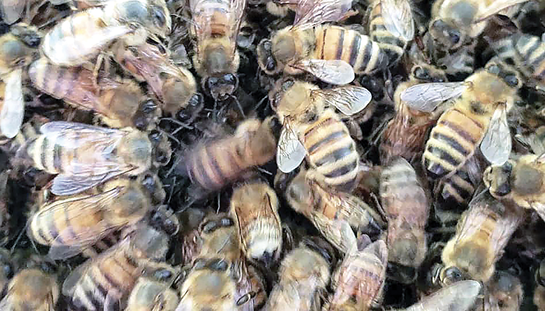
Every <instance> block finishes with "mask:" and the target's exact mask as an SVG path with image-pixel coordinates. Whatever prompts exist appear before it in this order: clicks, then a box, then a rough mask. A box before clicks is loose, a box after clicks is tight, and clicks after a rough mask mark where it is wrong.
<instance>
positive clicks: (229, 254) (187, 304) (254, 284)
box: [176, 214, 265, 311]
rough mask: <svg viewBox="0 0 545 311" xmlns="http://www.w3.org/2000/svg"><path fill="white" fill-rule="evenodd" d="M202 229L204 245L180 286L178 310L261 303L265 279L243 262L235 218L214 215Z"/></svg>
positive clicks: (248, 307)
mask: <svg viewBox="0 0 545 311" xmlns="http://www.w3.org/2000/svg"><path fill="white" fill-rule="evenodd" d="M199 231H200V237H201V238H202V247H201V249H200V252H199V254H198V256H197V258H195V259H194V261H193V265H192V268H191V270H190V272H189V273H188V275H187V277H186V278H185V280H184V282H183V284H182V286H181V288H180V296H181V300H180V304H179V305H178V308H177V309H176V310H177V311H182V310H195V308H197V309H199V310H200V309H202V308H205V309H206V307H208V308H210V310H253V309H254V308H258V307H259V306H260V305H262V304H263V303H264V301H265V296H264V285H263V280H262V279H261V276H260V275H259V274H258V273H257V271H256V270H255V269H253V267H251V266H248V265H246V263H245V262H244V259H243V257H242V252H241V245H240V238H239V235H238V229H237V227H235V223H234V221H233V220H232V219H231V218H230V217H227V216H226V215H225V214H217V215H211V216H208V217H206V218H205V220H204V221H203V222H202V224H201V226H200V229H199ZM219 297H220V298H221V299H218V298H219Z"/></svg>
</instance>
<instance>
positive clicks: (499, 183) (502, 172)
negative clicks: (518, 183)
mask: <svg viewBox="0 0 545 311" xmlns="http://www.w3.org/2000/svg"><path fill="white" fill-rule="evenodd" d="M512 170H513V164H512V162H511V161H507V162H505V163H504V164H503V165H501V166H489V167H488V168H487V169H486V170H485V172H484V173H483V181H484V184H485V185H486V187H488V189H489V191H490V194H492V195H493V196H494V197H503V196H506V195H508V194H509V193H510V192H511V175H512Z"/></svg>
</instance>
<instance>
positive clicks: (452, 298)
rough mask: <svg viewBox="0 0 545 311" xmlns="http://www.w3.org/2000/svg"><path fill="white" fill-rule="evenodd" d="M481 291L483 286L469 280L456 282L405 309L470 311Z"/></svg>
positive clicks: (412, 310) (407, 310)
mask: <svg viewBox="0 0 545 311" xmlns="http://www.w3.org/2000/svg"><path fill="white" fill-rule="evenodd" d="M480 291H481V284H480V283H479V282H477V281H473V280H468V281H460V282H456V283H454V284H452V285H449V286H448V287H444V288H442V289H440V290H438V291H437V292H435V293H433V294H431V295H430V296H427V297H425V298H423V299H422V300H421V301H420V302H417V303H416V304H414V305H412V306H410V307H408V308H407V309H404V310H405V311H430V310H450V311H466V310H469V309H470V308H471V307H472V306H473V304H474V303H475V300H477V296H478V295H479V292H480Z"/></svg>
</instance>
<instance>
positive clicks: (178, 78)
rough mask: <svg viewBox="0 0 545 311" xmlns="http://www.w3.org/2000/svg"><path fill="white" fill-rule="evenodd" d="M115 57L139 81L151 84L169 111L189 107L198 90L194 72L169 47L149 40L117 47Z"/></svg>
mask: <svg viewBox="0 0 545 311" xmlns="http://www.w3.org/2000/svg"><path fill="white" fill-rule="evenodd" d="M114 58H115V60H116V62H117V63H119V64H120V65H121V67H123V69H125V70H127V71H128V72H130V73H131V75H132V76H133V77H134V78H135V79H136V80H138V81H140V82H142V81H145V82H146V83H147V84H148V87H149V89H150V90H151V92H152V93H153V94H155V96H156V97H157V99H159V101H160V103H161V109H162V110H163V111H164V112H166V113H169V114H173V113H175V112H177V111H178V110H180V109H181V108H184V107H186V106H187V105H188V102H189V100H190V99H191V97H192V96H193V95H194V94H195V92H196V91H197V85H196V82H195V78H194V77H193V75H192V74H191V72H189V70H187V69H185V68H183V67H181V66H177V65H175V64H174V63H173V62H172V60H171V59H170V54H169V53H168V50H164V48H163V47H162V46H161V45H160V44H151V43H148V42H146V43H143V44H140V45H138V46H128V47H124V48H120V49H116V51H115V54H114Z"/></svg>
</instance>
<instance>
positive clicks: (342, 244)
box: [311, 213, 357, 254]
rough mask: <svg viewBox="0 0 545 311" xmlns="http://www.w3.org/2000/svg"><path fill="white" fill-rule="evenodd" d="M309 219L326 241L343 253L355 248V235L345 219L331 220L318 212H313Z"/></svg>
mask: <svg viewBox="0 0 545 311" xmlns="http://www.w3.org/2000/svg"><path fill="white" fill-rule="evenodd" d="M311 220H312V223H313V224H314V226H316V229H318V230H319V231H320V232H321V233H322V235H323V236H324V237H325V238H326V239H327V241H328V242H329V243H331V244H332V245H333V246H335V247H336V248H337V249H338V250H339V251H340V252H342V253H343V254H349V253H350V252H352V251H353V250H354V249H357V239H356V235H355V234H354V232H353V231H352V228H351V227H350V225H349V224H348V222H347V221H345V220H342V219H335V220H332V219H329V218H327V217H326V216H324V215H323V214H319V213H314V214H313V215H312V218H311Z"/></svg>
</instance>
